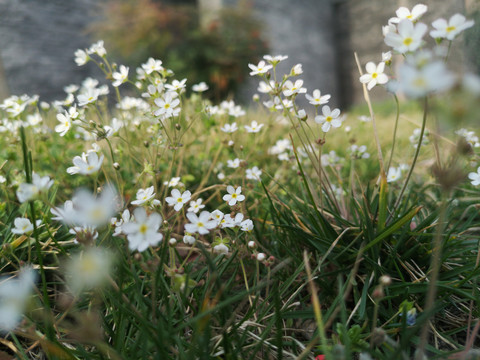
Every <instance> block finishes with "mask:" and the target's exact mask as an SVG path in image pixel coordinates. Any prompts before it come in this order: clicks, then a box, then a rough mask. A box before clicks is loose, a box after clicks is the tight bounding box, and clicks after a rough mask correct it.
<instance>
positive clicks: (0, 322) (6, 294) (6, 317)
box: [0, 267, 35, 332]
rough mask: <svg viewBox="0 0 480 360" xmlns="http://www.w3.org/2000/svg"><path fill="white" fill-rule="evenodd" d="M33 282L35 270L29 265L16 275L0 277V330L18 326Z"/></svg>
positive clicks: (10, 329) (8, 329)
mask: <svg viewBox="0 0 480 360" xmlns="http://www.w3.org/2000/svg"><path fill="white" fill-rule="evenodd" d="M34 282H35V272H34V270H33V269H32V268H30V267H24V268H22V269H21V270H20V272H19V274H18V276H17V277H10V278H1V279H0V332H8V331H12V330H14V329H15V328H16V327H17V326H18V324H19V323H20V320H21V318H22V316H23V312H24V311H25V307H26V304H27V300H28V298H29V296H30V294H31V292H32V290H33V287H34V286H35V284H34Z"/></svg>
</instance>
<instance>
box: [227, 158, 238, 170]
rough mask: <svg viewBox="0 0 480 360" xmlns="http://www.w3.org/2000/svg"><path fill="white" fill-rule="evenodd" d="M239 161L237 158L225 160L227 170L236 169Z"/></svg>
mask: <svg viewBox="0 0 480 360" xmlns="http://www.w3.org/2000/svg"><path fill="white" fill-rule="evenodd" d="M240 161H241V160H240V159H239V158H235V159H233V160H227V166H228V167H229V168H232V169H236V168H238V167H239V166H240Z"/></svg>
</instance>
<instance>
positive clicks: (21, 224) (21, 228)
mask: <svg viewBox="0 0 480 360" xmlns="http://www.w3.org/2000/svg"><path fill="white" fill-rule="evenodd" d="M13 223H14V225H15V227H14V228H13V229H12V233H14V234H17V235H22V234H25V235H30V234H31V233H32V232H33V224H32V223H31V222H30V219H28V218H20V217H17V218H15V220H14V222H13ZM41 223H42V220H37V221H36V225H37V227H38V226H40V224H41Z"/></svg>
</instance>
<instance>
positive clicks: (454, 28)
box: [430, 14, 474, 40]
mask: <svg viewBox="0 0 480 360" xmlns="http://www.w3.org/2000/svg"><path fill="white" fill-rule="evenodd" d="M473 24H474V21H473V20H468V21H467V19H465V16H463V15H462V14H455V15H453V16H452V17H451V18H450V20H448V22H447V20H445V19H437V20H435V21H434V22H433V23H432V26H433V27H434V28H435V30H432V31H430V36H431V37H433V38H436V39H437V38H441V39H447V40H453V39H454V38H455V37H456V36H457V35H458V34H460V33H461V32H462V31H464V30H466V29H468V28H470V27H472V26H473Z"/></svg>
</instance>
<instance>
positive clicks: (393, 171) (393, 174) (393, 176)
mask: <svg viewBox="0 0 480 360" xmlns="http://www.w3.org/2000/svg"><path fill="white" fill-rule="evenodd" d="M401 177H402V170H401V169H400V168H396V167H391V168H390V169H388V174H387V182H394V181H397V180H398V179H400V178H401Z"/></svg>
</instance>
